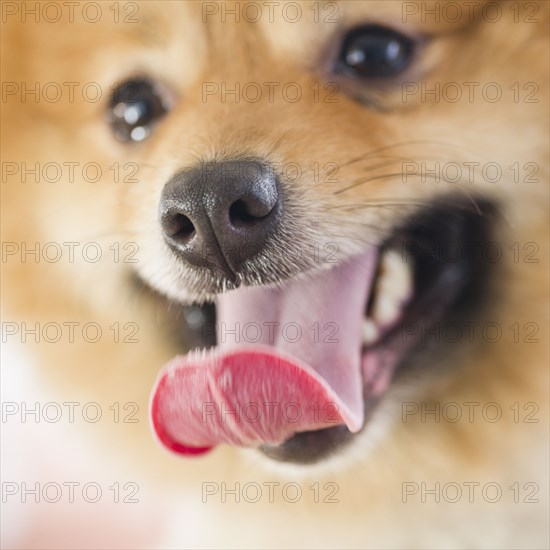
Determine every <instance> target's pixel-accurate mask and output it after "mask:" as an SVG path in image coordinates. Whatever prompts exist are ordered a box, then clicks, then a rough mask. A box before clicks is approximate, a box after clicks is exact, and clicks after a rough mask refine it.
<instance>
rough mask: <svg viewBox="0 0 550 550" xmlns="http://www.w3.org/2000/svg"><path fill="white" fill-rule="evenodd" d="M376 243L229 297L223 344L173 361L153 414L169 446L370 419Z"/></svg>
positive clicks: (223, 311) (188, 450) (201, 447)
mask: <svg viewBox="0 0 550 550" xmlns="http://www.w3.org/2000/svg"><path fill="white" fill-rule="evenodd" d="M375 263H376V252H375V251H374V250H373V251H372V252H369V253H368V254H365V255H363V256H361V257H358V258H355V259H353V260H351V261H348V262H346V263H341V264H338V265H337V266H336V267H335V268H333V269H331V270H327V271H323V272H320V273H317V274H316V275H315V276H314V277H309V278H304V279H301V280H295V281H291V282H290V283H288V284H286V285H285V286H284V287H283V288H280V289H267V288H262V287H244V288H240V289H237V290H235V291H231V292H228V293H226V294H222V295H220V296H219V299H218V303H217V316H218V320H217V322H218V325H217V334H218V342H219V344H218V346H217V347H216V348H215V349H213V350H210V351H208V352H204V351H203V352H191V353H189V354H188V355H186V356H182V357H180V356H178V357H176V358H174V359H173V360H172V361H170V362H169V363H168V364H167V365H166V366H165V367H164V368H163V370H162V371H161V373H160V375H159V378H158V380H157V383H156V386H155V388H154V390H153V397H152V405H151V414H152V422H153V426H154V429H155V431H156V433H157V436H158V437H159V439H160V441H161V442H162V443H163V444H164V445H165V446H167V447H168V448H169V449H171V450H173V451H176V452H180V453H184V454H196V453H200V452H204V451H207V450H208V449H209V448H210V447H213V446H215V445H217V444H219V443H223V442H224V443H230V444H233V445H241V446H258V445H261V444H264V443H267V444H271V445H277V444H280V443H282V442H284V441H285V440H286V439H288V438H289V437H291V436H292V435H293V434H294V433H297V432H302V431H307V430H319V429H322V428H326V427H331V426H335V425H338V424H345V425H346V426H347V427H348V428H349V430H350V431H352V432H357V431H359V430H360V429H361V427H362V425H363V420H364V418H363V417H364V410H363V408H364V404H363V379H362V373H361V326H362V321H363V317H364V311H365V306H366V302H367V299H368V295H369V292H370V288H371V284H372V279H373V275H374V268H375Z"/></svg>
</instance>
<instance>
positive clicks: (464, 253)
mask: <svg viewBox="0 0 550 550" xmlns="http://www.w3.org/2000/svg"><path fill="white" fill-rule="evenodd" d="M496 212H497V209H496V207H495V205H494V204H492V203H491V202H488V201H486V200H482V199H475V200H472V201H470V200H468V201H466V200H463V199H461V198H457V197H456V196H450V197H447V198H445V199H438V200H437V201H434V202H432V203H430V204H428V205H426V206H424V207H421V208H419V209H418V210H417V211H416V212H415V213H414V214H413V215H411V216H409V218H408V219H407V220H405V222H404V223H400V224H399V225H398V226H397V227H395V228H394V230H393V232H392V234H391V236H390V237H389V238H388V239H386V241H385V242H384V243H383V244H382V245H381V246H380V247H378V248H377V250H376V257H377V262H378V263H377V266H376V268H375V269H374V273H373V280H372V282H371V284H370V290H369V293H368V295H367V299H366V301H365V303H364V304H363V305H362V308H363V312H364V319H363V324H364V326H363V328H362V330H363V340H362V341H361V345H360V349H357V354H359V358H360V359H359V360H360V361H362V362H363V365H364V364H365V357H369V358H370V357H376V358H378V359H377V361H376V364H377V366H376V367H372V369H374V371H373V373H372V372H371V374H372V378H371V379H367V376H366V374H365V373H367V372H369V371H368V369H365V367H363V371H362V372H363V375H362V380H363V382H362V384H363V387H362V388H358V391H360V392H361V393H362V398H363V411H362V413H363V417H364V419H363V421H362V427H361V428H360V429H350V423H349V422H348V421H340V422H339V423H338V424H337V425H333V426H330V425H329V426H327V425H323V426H321V427H320V429H305V430H297V431H296V432H295V433H290V434H289V435H288V436H287V437H285V438H283V440H280V441H276V442H273V441H265V442H260V443H259V444H256V445H253V447H255V448H254V449H246V450H245V451H244V452H245V454H247V455H250V453H251V452H252V453H253V456H256V459H255V460H258V457H260V459H259V460H260V462H261V463H262V464H264V465H265V464H267V465H268V467H270V468H272V469H273V468H274V469H275V471H279V472H288V471H291V472H294V473H296V474H297V475H298V474H299V473H300V472H305V471H307V472H308V475H309V474H311V473H312V472H320V471H333V470H338V469H340V468H342V467H346V466H347V465H349V464H351V463H353V462H355V461H357V460H364V458H365V456H366V455H367V454H368V453H369V452H370V451H371V450H372V448H373V447H374V446H375V445H376V444H377V443H378V442H379V441H380V440H381V439H383V438H384V436H385V434H386V433H387V431H388V429H390V427H391V424H392V418H395V410H396V407H397V405H396V403H397V402H398V401H399V398H398V396H400V395H401V396H402V395H404V394H403V391H402V389H400V388H402V387H403V384H406V383H407V380H411V379H415V380H416V381H417V383H418V381H419V380H420V381H421V380H422V379H423V378H424V375H426V373H429V376H430V377H432V376H436V377H442V376H447V375H448V374H449V373H448V371H446V370H444V371H443V372H435V370H434V368H433V366H434V365H433V363H434V361H435V360H434V354H433V350H432V349H431V348H430V349H429V350H427V349H426V345H425V342H424V341H423V339H422V338H420V337H419V336H418V333H419V330H418V328H419V327H424V328H428V327H431V326H433V325H434V324H435V323H439V322H450V323H457V322H463V321H466V320H468V319H471V318H472V317H474V316H475V315H476V313H477V312H478V309H479V308H480V307H481V306H482V304H483V301H482V297H484V296H485V297H486V289H487V284H486V282H487V279H488V274H489V267H490V265H491V264H490V262H488V261H487V258H486V257H485V256H484V255H483V254H481V253H480V250H483V247H484V246H485V245H486V244H487V243H488V242H489V241H490V238H491V235H492V228H493V223H494V221H495V219H496ZM451 248H452V249H453V250H454V251H455V252H456V251H459V252H460V254H458V253H456V254H455V253H452V252H449V250H450V249H451ZM476 250H477V252H476ZM453 254H454V257H453ZM388 257H390V259H391V261H392V262H393V266H390V268H391V270H395V272H394V273H393V274H392V277H393V278H394V279H399V280H400V281H401V284H405V283H404V282H403V281H404V280H405V279H406V277H407V275H406V273H405V271H407V272H408V273H409V275H408V276H410V281H408V283H407V284H408V287H407V288H408V290H406V291H403V290H402V289H401V291H399V292H401V295H400V296H399V300H400V304H401V306H400V308H399V309H398V311H397V312H396V311H394V312H393V315H389V317H390V318H391V319H390V320H389V321H388V314H387V311H386V313H385V314H384V312H382V314H381V313H380V311H379V310H380V307H379V306H378V305H377V299H378V298H377V293H378V294H380V293H383V292H384V291H385V290H384V285H385V284H387V283H388V281H387V280H386V279H388V276H387V270H388V269H390V268H389V267H388V265H386V264H385V263H384V262H386V263H387V262H388V261H389V260H388ZM396 258H401V262H402V264H403V265H401V266H398V265H396ZM405 264H406V265H405ZM263 265H264V266H265V263H264V264H263ZM319 273H321V270H320V271H319ZM306 275H307V276H308V277H317V276H319V277H322V276H323V275H322V274H321V275H319V274H317V273H313V274H312V273H311V272H308V273H306ZM301 276H302V275H301V274H300V275H299V276H298V278H300V277H301ZM292 280H293V277H290V278H288V279H287V280H283V279H278V280H276V281H269V285H268V286H282V287H284V285H289V284H290V285H291V284H293V283H292ZM204 281H206V285H205V286H203V288H202V289H198V287H197V286H196V285H198V284H199V283H200V279H198V280H197V279H195V282H194V285H195V287H194V288H193V290H192V292H191V298H194V299H195V300H196V302H197V305H186V306H183V309H182V311H183V316H184V319H185V327H184V328H183V331H184V338H183V339H184V341H185V342H186V347H187V348H191V349H193V348H209V347H214V346H216V345H219V342H218V341H217V338H216V334H213V333H212V331H206V333H205V330H204V327H205V326H214V324H215V322H216V316H217V310H216V304H218V307H219V301H218V294H216V292H214V293H213V294H214V295H215V297H216V299H215V300H214V301H213V302H214V303H204V299H205V297H206V296H212V287H211V286H210V285H211V284H212V278H211V277H210V278H205V280H204ZM204 281H203V282H204ZM216 284H217V285H218V290H219V288H222V289H224V290H231V289H234V282H228V281H226V282H223V281H222V282H220V281H217V283H216ZM312 284H314V283H312ZM345 284H346V281H345V280H344V281H342V285H345ZM388 284H389V283H388ZM157 286H158V285H157ZM237 286H239V285H237ZM245 286H248V285H246V283H245ZM341 289H342V291H343V290H344V286H341ZM386 291H387V288H386ZM396 292H397V291H396ZM185 299H186V302H189V301H190V299H189V295H188V296H186V298H185ZM331 299H333V300H334V296H333V297H332V298H331ZM224 304H225V302H224ZM227 307H228V306H227V304H225V305H224V309H225V310H226V309H227ZM312 307H314V304H312ZM377 308H378V310H377ZM224 314H227V311H224ZM384 315H386V319H385V320H384V319H382V321H380V319H381V318H383V317H384ZM377 316H378V321H380V322H377ZM413 328H414V329H415V330H414V331H413V330H412V329H413ZM205 334H207V335H209V337H208V338H205ZM405 336H406V337H405ZM218 338H219V335H218ZM216 349H217V348H216ZM388 357H390V358H391V359H384V360H379V358H388ZM386 363H388V364H387V365H386ZM380 365H382V366H380ZM314 367H315V366H314ZM381 380H382V381H381ZM407 393H408V392H407ZM396 400H397V401H396ZM397 408H399V407H397ZM399 410H400V409H399ZM164 442H165V443H166V441H164ZM197 446H199V445H197ZM191 447H193V445H191ZM172 449H174V447H172Z"/></svg>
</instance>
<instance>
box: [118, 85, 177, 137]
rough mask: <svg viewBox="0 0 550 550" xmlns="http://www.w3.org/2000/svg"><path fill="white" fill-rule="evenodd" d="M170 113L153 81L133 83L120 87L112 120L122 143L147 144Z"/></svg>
mask: <svg viewBox="0 0 550 550" xmlns="http://www.w3.org/2000/svg"><path fill="white" fill-rule="evenodd" d="M167 111H168V105H167V104H166V102H165V101H164V99H163V97H162V94H161V91H160V89H159V88H158V86H157V85H156V84H155V83H154V82H152V81H150V80H146V79H143V80H139V79H136V80H129V81H127V82H124V83H123V84H120V85H116V87H115V88H114V92H113V94H112V96H111V102H110V104H109V112H108V118H109V122H110V124H111V127H112V129H113V132H114V134H115V137H116V138H117V139H118V140H120V141H125V142H129V141H133V142H138V141H143V140H144V139H145V138H146V137H148V136H149V134H150V133H151V127H152V125H153V124H154V123H155V122H156V121H157V120H158V119H159V118H161V117H162V116H163V115H164V114H165V113H166V112H167Z"/></svg>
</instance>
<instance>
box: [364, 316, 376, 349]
mask: <svg viewBox="0 0 550 550" xmlns="http://www.w3.org/2000/svg"><path fill="white" fill-rule="evenodd" d="M362 333H363V344H365V345H367V346H368V345H370V344H374V342H376V340H378V337H379V335H380V331H379V330H378V327H377V326H376V324H375V323H374V321H373V320H372V319H369V318H368V317H367V318H366V319H364V320H363V326H362Z"/></svg>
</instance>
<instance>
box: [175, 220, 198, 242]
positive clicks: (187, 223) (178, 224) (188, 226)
mask: <svg viewBox="0 0 550 550" xmlns="http://www.w3.org/2000/svg"><path fill="white" fill-rule="evenodd" d="M194 235H195V226H194V225H193V222H192V221H191V220H190V219H189V218H188V217H187V216H186V215H184V214H176V215H175V216H174V217H173V218H172V220H171V221H170V231H169V236H170V237H172V238H173V239H176V240H178V241H180V242H183V243H187V242H189V241H190V240H191V239H192V238H193V237H194Z"/></svg>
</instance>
